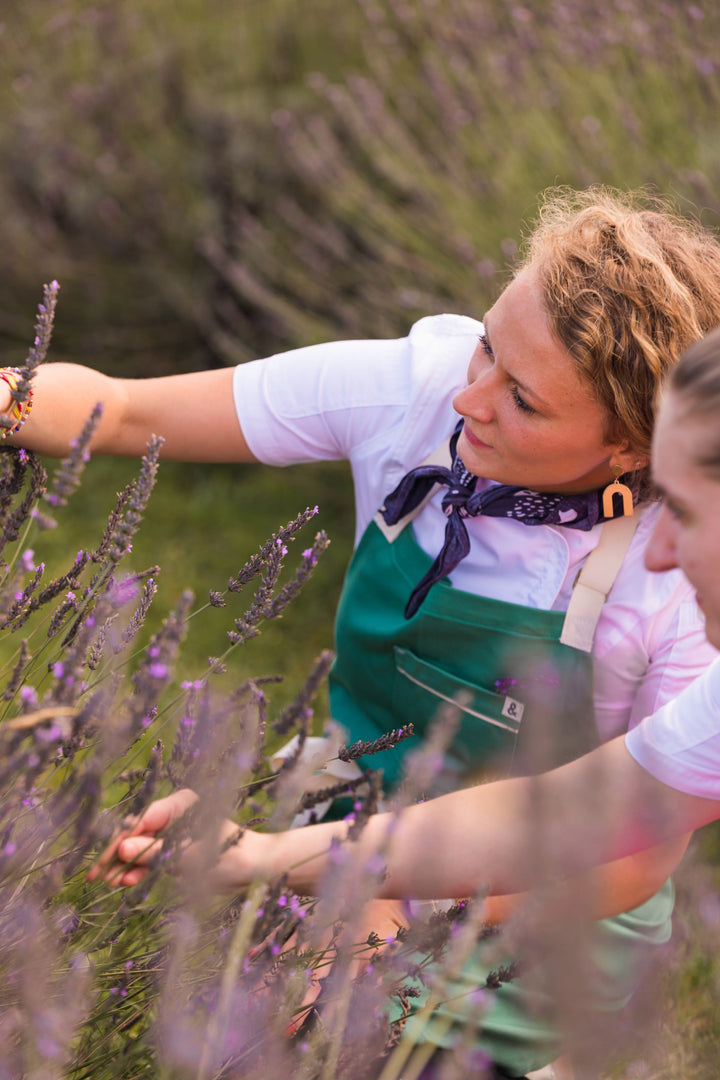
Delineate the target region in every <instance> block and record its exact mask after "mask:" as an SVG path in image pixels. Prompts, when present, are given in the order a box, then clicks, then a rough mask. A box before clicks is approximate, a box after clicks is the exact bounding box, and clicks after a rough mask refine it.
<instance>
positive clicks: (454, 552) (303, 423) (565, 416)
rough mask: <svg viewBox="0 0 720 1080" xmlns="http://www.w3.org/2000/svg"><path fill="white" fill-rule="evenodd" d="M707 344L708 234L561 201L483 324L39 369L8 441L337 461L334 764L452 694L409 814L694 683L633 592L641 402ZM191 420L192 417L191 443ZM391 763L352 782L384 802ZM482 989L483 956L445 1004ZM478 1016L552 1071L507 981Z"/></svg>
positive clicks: (650, 901)
mask: <svg viewBox="0 0 720 1080" xmlns="http://www.w3.org/2000/svg"><path fill="white" fill-rule="evenodd" d="M718 323H720V245H718V243H717V241H716V240H715V238H714V237H713V236H712V235H711V234H709V233H708V232H706V231H705V230H703V229H701V228H700V227H699V226H697V225H695V224H692V223H690V222H688V221H685V220H682V219H679V218H677V217H675V216H674V215H673V214H672V213H670V212H669V210H668V209H667V207H665V206H663V205H662V204H655V203H649V202H648V200H645V201H642V200H636V199H634V198H632V197H626V196H620V195H618V194H617V193H611V192H606V191H603V190H591V191H589V192H584V193H571V192H559V193H558V192H555V193H551V194H550V195H549V196H548V197H547V198H546V200H545V204H544V207H543V210H542V212H541V216H540V222H539V224H538V226H537V228H536V229H535V230H534V232H533V234H532V236H531V237H530V241H529V247H528V255H527V258H526V260H525V262H524V263H523V265H522V266H521V267H520V268H519V270H518V271H517V272H516V274H515V276H514V278H513V280H512V281H511V282H510V284H509V285H508V286H507V287H506V289H505V290H504V291H503V292H502V293H501V295H500V297H499V298H498V300H497V301H496V303H495V304H494V305H493V307H492V308H491V309H490V310H489V311H488V312H487V314H486V316H485V318H484V320H483V323H479V322H477V321H475V320H474V319H470V318H467V317H463V316H447V315H446V316H432V317H429V318H426V319H423V320H421V321H420V322H419V323H417V324H416V325H415V326H414V327H413V328H412V330H411V332H410V334H409V336H408V337H407V338H403V339H398V340H395V341H361V342H341V343H335V344H327V345H320V346H311V347H309V348H306V349H298V350H295V351H293V352H290V353H286V354H283V355H280V356H275V357H270V358H268V359H266V360H263V361H256V362H254V363H250V364H245V365H242V366H240V367H239V368H237V369H236V370H235V371H234V372H230V371H221V372H209V373H198V374H193V375H187V376H177V377H172V378H166V379H152V380H143V381H140V382H134V381H128V380H110V379H106V378H105V377H103V376H101V375H99V374H98V373H96V372H91V371H89V370H88V369H82V368H76V367H73V366H69V365H48V366H47V367H46V368H44V369H42V370H41V371H40V372H39V373H38V376H37V380H36V392H35V407H34V411H33V414H32V417H31V418H30V419H29V421H28V423H27V425H26V426H25V427H24V428H23V429H22V431H21V432H20V433H19V435H18V436H17V439H18V441H22V442H23V443H24V445H27V446H30V447H33V448H35V449H38V450H40V451H41V452H46V453H62V452H64V451H65V449H66V447H67V443H68V441H69V439H70V438H71V437H72V436H74V435H75V434H76V431H77V429H78V428H79V426H80V423H81V422H82V420H83V419H84V417H85V415H86V414H87V413H88V412H89V411H90V408H91V407H92V406H93V405H94V404H95V402H96V401H98V400H102V402H103V405H104V412H103V419H102V422H101V424H100V426H99V428H98V431H97V433H96V436H95V441H94V445H93V450H94V451H95V452H101V453H124V454H134V453H139V452H141V451H142V449H143V448H144V444H145V441H146V440H147V438H148V437H149V435H150V434H151V433H153V432H156V433H158V434H161V435H163V436H165V438H166V444H165V454H166V456H168V457H174V458H180V459H183V458H186V459H194V460H206V461H211V460H243V461H248V460H261V461H264V462H266V463H269V464H276V465H287V464H294V463H298V462H301V461H309V460H315V459H318V458H340V457H347V458H348V459H349V460H350V462H351V464H352V469H353V480H354V484H355V494H356V505H357V537H358V545H357V548H356V552H355V555H354V557H353V560H352V563H351V566H350V568H349V571H348V576H347V580H346V584H345V588H344V591H343V597H342V599H341V603H340V607H339V611H338V617H337V660H336V663H335V666H334V669H333V672H332V675H331V688H330V701H331V710H332V714H333V718H334V719H336V720H337V721H339V722H340V723H341V724H342V725H343V726H344V727H345V728H346V729H348V731H349V735H350V737H351V738H352V739H353V740H356V739H372V738H375V737H376V736H378V735H381V734H383V733H384V732H385V731H387V730H390V729H391V728H396V727H398V726H399V725H402V724H405V723H409V722H412V723H413V724H414V726H415V730H416V732H418V733H420V734H422V732H423V731H424V730H425V728H426V727H427V725H428V724H429V723H430V722H431V721H432V719H433V717H434V715H435V713H436V711H437V706H438V704H439V703H440V702H442V701H443V700H446V699H448V698H449V699H453V698H454V697H455V696H456V695H457V694H458V693H460V694H461V695H462V701H463V705H462V720H461V723H460V727H459V730H458V732H457V734H456V737H455V739H454V741H453V744H452V746H451V747H450V749H449V751H448V753H447V755H446V758H445V761H444V762H443V765H442V768H441V769H440V771H439V774H438V776H437V778H436V784H435V787H434V789H433V790H432V791H429V792H428V794H439V793H441V792H443V791H448V790H451V789H454V788H457V787H461V786H463V785H467V784H469V783H472V782H473V781H474V780H475V779H477V778H478V776H488V775H498V774H500V773H503V772H505V773H508V772H538V771H540V770H542V769H544V768H547V767H551V766H553V765H555V764H558V763H560V762H563V761H567V760H569V759H570V758H573V757H577V756H578V755H579V754H581V753H582V752H583V751H585V750H587V749H590V748H592V747H593V746H594V745H596V744H597V742H598V741H605V740H607V739H608V738H611V737H612V736H614V735H616V734H618V733H621V732H623V731H625V730H626V729H627V728H628V727H632V726H633V725H635V724H637V723H638V722H639V721H640V720H641V719H642V718H643V717H644V716H646V715H648V714H649V713H651V712H653V711H655V710H656V709H657V708H659V707H661V706H662V705H663V704H664V703H665V702H667V701H668V700H669V699H670V698H672V697H674V696H675V695H676V694H678V693H679V692H680V691H681V690H682V689H683V687H684V686H685V685H687V683H688V682H690V681H691V680H692V679H693V678H694V677H695V676H696V675H697V674H699V673H700V672H701V671H702V670H703V669H704V668H705V667H706V666H707V665H708V664H709V662H710V661H711V659H712V657H713V655H714V652H713V650H711V649H710V647H709V646H708V644H707V642H706V641H705V638H704V634H703V630H702V621H701V619H700V617H699V615H698V613H697V610H696V605H695V601H694V597H693V594H692V590H691V589H690V587H689V585H688V583H687V582H686V580H685V579H684V578H683V576H682V574H681V573H680V572H679V571H677V570H668V571H667V572H665V573H662V574H658V575H651V574H649V573H648V572H647V571H646V570H645V568H644V566H643V551H644V547H645V544H646V542H647V540H648V537H649V535H650V533H651V531H652V528H653V525H654V522H655V520H656V518H657V513H658V508H657V505H656V504H654V503H653V501H652V497H651V490H650V485H649V482H648V461H649V450H650V440H651V436H652V427H653V418H654V408H655V397H656V393H657V390H658V387H659V385H660V383H661V381H662V378H663V376H664V374H665V372H666V371H667V370H668V369H669V367H671V366H672V364H673V363H674V361H675V360H676V359H677V357H678V356H679V354H680V353H681V352H682V350H683V349H684V348H686V347H687V346H688V345H689V344H690V343H691V342H692V341H694V340H696V339H697V338H699V337H701V336H702V335H703V334H704V333H706V332H707V331H708V330H709V329H711V328H712V327H713V326H715V325H717V324H718ZM198 402H202V403H203V404H204V408H205V409H206V410H207V413H208V415H212V423H211V424H207V425H203V427H202V428H199V427H198V425H197V409H198ZM21 419H22V418H21ZM448 440H449V442H448ZM620 479H622V483H620ZM632 503H634V513H632V514H631V513H629V511H631V510H633V506H632ZM378 508H380V509H379V510H378ZM623 510H624V511H625V514H624V515H622V512H623ZM621 515H622V516H621ZM411 741H412V740H408V742H411ZM403 745H406V744H403ZM403 752H404V750H403V746H400V747H397V748H396V749H394V750H392V751H388V752H387V753H386V754H385V755H380V756H379V757H380V758H384V760H379V759H373V760H372V761H371V762H370V764H372V765H378V766H381V767H382V768H383V769H384V771H385V776H386V780H387V782H388V786H389V787H391V786H392V785H393V784H394V782H395V781H396V780H397V778H398V776H399V773H400V769H401V759H402V754H403ZM677 851H678V849H677V847H676V848H675V849H674V851H669V850H668V849H667V848H663V849H662V850H661V851H659V852H657V853H656V856H655V857H649V856H648V857H643V858H640V859H638V860H637V861H636V862H634V863H632V866H633V867H634V873H633V872H627V873H625V875H624V877H623V879H622V888H621V889H620V890H619V891H618V895H617V896H616V905H615V907H614V910H615V911H618V912H624V913H623V914H621V915H619V916H617V918H615V919H613V920H609V921H605V922H603V923H600V924H598V927H597V940H598V943H599V947H598V956H599V957H600V959H599V960H598V965H599V966H598V972H600V971H602V977H599V978H598V980H597V981H598V985H600V984H602V987H603V993H602V995H599V1000H598V1008H600V1009H605V1010H608V1009H619V1008H621V1007H622V1006H623V1005H624V1003H625V1002H626V1000H627V998H628V995H629V994H630V993H631V991H632V988H633V986H634V985H635V982H636V964H637V963H639V957H640V954H641V953H643V952H644V951H647V949H648V947H652V946H653V945H655V944H658V943H661V942H663V941H665V940H667V937H668V935H669V928H670V921H669V920H670V911H671V907H672V889H671V886H670V885H669V883H668V884H665V885H662V883H663V881H664V879H665V877H666V876H667V872H668V871H669V869H670V868H671V867H672V865H674V863H675V861H676V859H677ZM661 885H662V888H660V886H661ZM658 889H660V891H659V892H657V893H656V890H658ZM653 894H656V895H653ZM627 908H631V909H633V910H631V911H627V910H626V909H627ZM482 970H483V966H482V957H481V956H479V957H478V960H477V964H476V965H474V966H471V967H470V968H469V969H468V970H467V972H465V973H464V975H463V980H464V982H465V984H467V985H472V984H473V982H475V983H476V984H477V982H478V981H481V980H482V978H483V976H482ZM495 997H496V1000H495V1004H494V1006H493V1009H492V1010H491V1012H490V1014H489V1015H487V1016H485V1017H483V1027H482V1031H481V1032H480V1034H479V1040H480V1044H481V1045H482V1046H483V1047H484V1048H485V1049H486V1050H487V1051H488V1052H489V1054H490V1055H491V1056H492V1058H493V1060H494V1061H495V1062H496V1063H497V1064H498V1066H499V1067H500V1068H502V1069H504V1070H505V1072H506V1074H507V1075H510V1076H518V1075H523V1074H524V1073H525V1072H527V1071H528V1070H529V1069H533V1068H537V1067H539V1066H541V1065H542V1064H544V1063H545V1062H547V1061H548V1060H550V1059H551V1058H552V1056H553V1055H554V1054H555V1052H556V1044H555V1038H554V1036H553V1034H552V1031H551V1027H550V1026H549V1025H548V1022H547V1016H545V1015H543V1011H544V1010H545V1011H547V1004H544V1003H543V1001H542V999H541V998H539V997H538V995H537V994H531V993H530V991H529V989H528V988H527V987H526V986H525V984H524V983H523V980H522V979H520V980H518V981H517V983H514V984H511V985H509V986H508V987H503V989H502V990H501V991H500V992H498V994H497V995H496V996H495ZM445 1012H446V1015H447V1016H448V1017H449V1019H451V1020H452V1019H453V1013H452V1008H450V1007H447V1008H446V1010H445ZM466 1019H467V1017H466V1016H465V1014H464V1013H463V1014H460V1013H458V1015H457V1020H458V1022H463V1023H464V1022H466ZM432 1037H433V1036H432V1034H431V1035H430V1038H432ZM452 1038H453V1033H452V1028H450V1029H449V1033H446V1034H445V1035H443V1036H442V1038H439V1045H444V1043H445V1042H447V1041H448V1040H449V1041H451V1040H452Z"/></svg>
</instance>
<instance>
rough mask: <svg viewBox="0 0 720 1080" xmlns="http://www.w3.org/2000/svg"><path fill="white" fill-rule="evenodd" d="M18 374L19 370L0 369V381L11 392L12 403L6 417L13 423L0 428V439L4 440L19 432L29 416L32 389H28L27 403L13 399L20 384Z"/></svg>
mask: <svg viewBox="0 0 720 1080" xmlns="http://www.w3.org/2000/svg"><path fill="white" fill-rule="evenodd" d="M20 374H21V371H20V368H10V367H7V368H0V379H2V381H3V382H4V383H7V385H8V386H9V387H10V389H11V391H12V392H13V398H12V403H11V405H10V408H9V409H8V411H7V415H8V416H9V417H11V419H12V420H14V421H15V423H14V424H12V426H11V427H0V439H6V438H7V437H8V435H14V434H15V432H16V431H19V430H20V428H21V427H22V426H23V424H24V423H25V421H26V420H27V418H28V416H29V415H30V410H31V409H32V402H33V391H32V387H30V388H29V389H28V398H27V401H18V400H17V399H16V398H15V392H16V391H17V388H18V385H19V382H20V379H19V378H18V376H19V375H20Z"/></svg>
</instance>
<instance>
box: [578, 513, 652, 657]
mask: <svg viewBox="0 0 720 1080" xmlns="http://www.w3.org/2000/svg"><path fill="white" fill-rule="evenodd" d="M641 516H642V515H641V514H633V515H632V517H619V518H613V519H612V521H606V522H605V524H604V525H603V528H602V532H601V533H600V540H599V542H598V545H597V547H596V548H595V550H594V551H591V552H590V555H589V556H588V558H587V560H586V562H585V565H584V566H583V568H582V570H581V571H580V573H579V574H578V576H577V578H576V580H575V586H574V588H573V592H572V596H571V597H570V604H569V606H568V609H567V613H566V615H565V622H564V623H563V628H562V633H561V635H560V641H561V642H562V644H563V645H570V646H571V647H572V648H573V649H580V650H581V651H582V652H588V653H589V652H592V647H593V641H594V639H595V629H596V627H597V624H598V621H599V619H600V614H601V612H602V609H603V604H604V603H605V601H606V599H607V597H608V594H609V592H610V590H611V589H612V587H613V585H614V583H615V578H616V577H617V575H618V571H619V569H620V567H621V565H622V561H623V559H624V558H625V555H626V554H627V550H628V548H629V547H630V541H631V540H632V538H633V536H634V534H635V530H636V529H637V527H638V524H639V523H640V518H641Z"/></svg>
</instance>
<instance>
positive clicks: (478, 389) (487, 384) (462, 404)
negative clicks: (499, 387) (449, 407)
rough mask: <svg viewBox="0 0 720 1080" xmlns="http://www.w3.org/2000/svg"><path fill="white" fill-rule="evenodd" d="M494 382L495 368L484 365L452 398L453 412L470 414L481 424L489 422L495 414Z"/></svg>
mask: <svg viewBox="0 0 720 1080" xmlns="http://www.w3.org/2000/svg"><path fill="white" fill-rule="evenodd" d="M495 382H496V376H495V369H494V368H493V367H489V366H485V368H484V370H481V371H479V372H477V373H476V374H475V376H474V378H471V381H470V382H468V385H467V386H465V387H463V389H462V390H459V391H458V392H457V394H456V395H455V397H454V398H453V409H454V410H455V412H457V413H459V414H460V416H470V417H472V419H473V420H478V421H480V423H482V424H489V423H491V421H492V420H493V417H494V415H495V405H494V402H495V393H496V390H495Z"/></svg>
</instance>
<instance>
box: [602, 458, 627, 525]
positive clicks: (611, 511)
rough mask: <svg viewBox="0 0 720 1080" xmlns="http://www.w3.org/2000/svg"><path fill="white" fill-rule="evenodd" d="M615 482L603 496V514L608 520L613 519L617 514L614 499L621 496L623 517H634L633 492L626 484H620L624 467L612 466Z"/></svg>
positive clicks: (607, 488)
mask: <svg viewBox="0 0 720 1080" xmlns="http://www.w3.org/2000/svg"><path fill="white" fill-rule="evenodd" d="M610 468H611V470H612V473H613V476H614V480H613V482H612V484H608V486H607V487H606V488H605V490H604V491H603V494H602V506H603V514H604V516H605V517H606V518H613V517H615V516H616V514H615V503H614V498H615V496H616V495H619V496H620V497H621V499H622V514H621V515H618V516H621V517H632V515H633V498H632V491H631V490H630V488H629V487H627V486H626V485H625V484H621V483H620V477H621V476H622V474H623V471H624V470H623V467H622V465H611V466H610Z"/></svg>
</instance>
